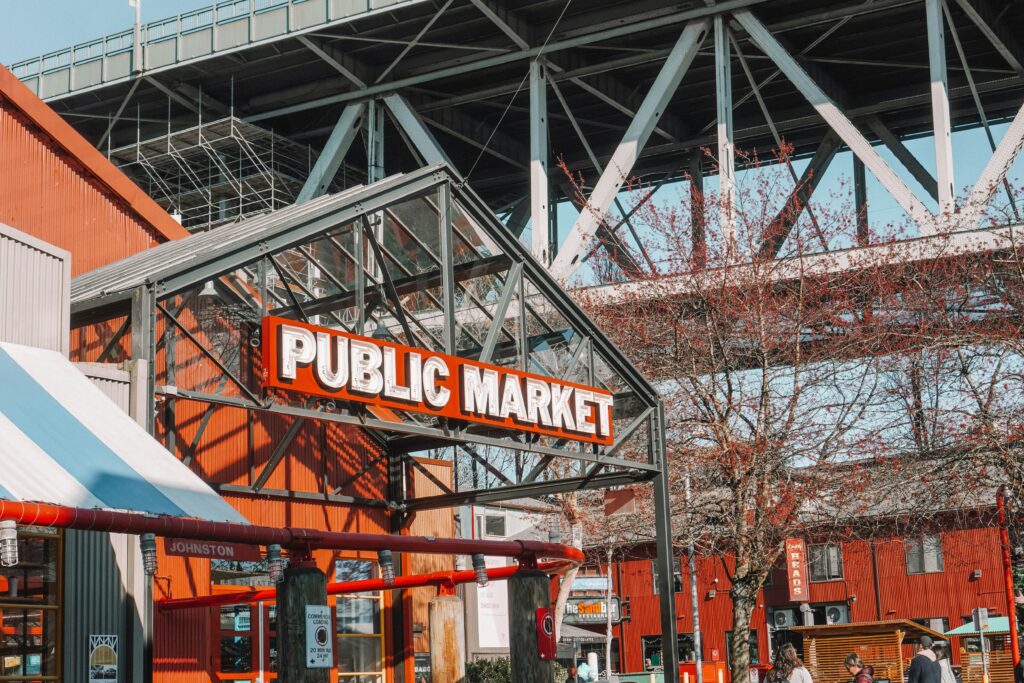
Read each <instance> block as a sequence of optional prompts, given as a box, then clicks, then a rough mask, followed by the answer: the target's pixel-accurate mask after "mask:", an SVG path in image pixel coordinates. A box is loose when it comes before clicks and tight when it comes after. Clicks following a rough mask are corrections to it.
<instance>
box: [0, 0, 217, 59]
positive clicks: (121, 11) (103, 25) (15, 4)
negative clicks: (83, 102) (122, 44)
mask: <svg viewBox="0 0 1024 683" xmlns="http://www.w3.org/2000/svg"><path fill="white" fill-rule="evenodd" d="M212 4H213V0H142V21H144V22H146V21H155V20H156V19H164V18H166V17H170V16H174V15H175V14H180V13H181V12H187V11H188V10H191V9H196V8H197V7H206V6H208V5H212ZM0 10H2V16H3V21H2V22H0V63H2V64H11V63H13V62H18V61H21V60H23V59H29V58H30V57H38V56H39V55H41V54H44V53H46V52H52V51H54V50H59V49H61V48H65V47H71V46H72V45H74V44H76V43H82V42H85V41H87V40H92V39H93V38H99V37H101V36H104V35H106V34H108V33H115V32H117V31H121V30H123V29H126V28H130V27H131V25H132V23H134V21H135V10H134V9H133V8H131V7H129V6H128V0H0Z"/></svg>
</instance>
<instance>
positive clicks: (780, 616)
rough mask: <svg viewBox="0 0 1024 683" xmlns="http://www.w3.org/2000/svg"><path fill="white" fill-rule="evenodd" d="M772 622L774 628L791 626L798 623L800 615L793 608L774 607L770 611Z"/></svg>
mask: <svg viewBox="0 0 1024 683" xmlns="http://www.w3.org/2000/svg"><path fill="white" fill-rule="evenodd" d="M772 623H773V624H774V625H775V628H776V629H780V628H792V627H794V626H799V625H800V615H799V614H798V613H797V611H796V610H795V609H776V610H773V611H772Z"/></svg>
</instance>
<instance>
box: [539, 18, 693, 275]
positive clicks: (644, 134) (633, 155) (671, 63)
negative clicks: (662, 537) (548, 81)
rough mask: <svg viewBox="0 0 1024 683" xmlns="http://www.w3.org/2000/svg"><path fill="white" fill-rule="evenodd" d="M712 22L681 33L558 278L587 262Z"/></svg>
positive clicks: (572, 234)
mask: <svg viewBox="0 0 1024 683" xmlns="http://www.w3.org/2000/svg"><path fill="white" fill-rule="evenodd" d="M708 28H709V27H708V21H707V20H701V21H695V22H693V23H691V24H689V25H688V26H687V27H686V28H685V29H684V30H683V32H682V33H681V34H680V36H679V38H678V40H677V41H676V44H675V47H673V48H672V52H671V53H670V54H669V56H668V59H666V60H665V64H664V65H663V66H662V68H661V71H660V72H659V73H658V76H657V78H655V79H654V84H653V85H652V86H651V89H650V91H648V93H647V96H646V97H645V98H644V101H643V104H641V105H640V110H639V111H638V112H637V115H636V117H635V118H634V119H633V121H632V122H631V123H630V124H629V128H627V130H626V134H625V136H623V138H622V141H621V142H620V143H619V146H618V147H617V148H616V150H615V152H614V154H613V155H612V158H611V161H610V162H609V163H608V164H607V165H606V166H605V170H604V173H602V174H601V177H600V178H599V179H598V181H597V185H596V186H595V187H594V190H593V192H592V193H591V195H590V198H589V201H588V206H586V207H584V209H583V211H582V213H581V214H580V217H579V218H578V219H577V220H576V223H575V224H574V225H573V226H572V229H571V230H570V231H569V235H568V236H567V237H566V239H565V243H564V244H563V245H562V248H561V250H560V251H559V252H558V255H557V256H556V257H555V260H554V261H553V262H552V264H551V269H550V270H551V273H552V275H554V277H555V278H557V279H560V280H563V281H565V280H568V279H569V277H570V276H571V275H572V274H573V273H574V272H576V270H577V269H578V268H579V267H580V265H582V263H583V256H584V255H585V254H586V253H587V251H588V250H589V248H590V245H591V242H593V240H594V238H595V237H596V235H597V232H598V228H599V226H600V224H601V223H602V222H603V221H604V218H605V216H606V215H607V213H608V209H609V208H610V207H611V205H612V202H613V201H614V200H615V197H616V196H618V193H619V189H620V188H621V187H622V184H623V183H624V182H625V181H626V180H627V178H628V177H629V174H630V172H631V171H632V169H633V164H634V163H636V160H637V159H638V158H639V157H640V152H641V150H642V149H643V147H644V145H646V144H647V140H648V139H649V138H650V136H651V133H652V132H653V130H654V126H655V124H656V123H657V121H658V119H659V118H661V115H662V113H663V112H664V111H665V107H666V106H667V104H668V102H669V100H671V99H672V96H673V94H675V91H676V88H677V87H678V86H679V83H680V81H682V79H683V76H684V75H685V74H686V71H687V69H688V68H689V67H690V64H691V63H692V62H693V58H694V57H695V56H696V54H697V50H698V49H699V48H700V46H701V43H703V42H704V38H705V37H706V36H707V33H708Z"/></svg>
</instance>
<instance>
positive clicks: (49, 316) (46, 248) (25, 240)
mask: <svg viewBox="0 0 1024 683" xmlns="http://www.w3.org/2000/svg"><path fill="white" fill-rule="evenodd" d="M70 290H71V254H69V253H68V252H66V251H64V250H63V249H60V248H58V247H55V246H53V245H52V244H49V243H47V242H44V241H42V240H41V239H38V238H36V237H32V236H31V235H27V234H25V233H23V232H21V231H20V230H15V229H14V228H12V227H10V226H8V225H4V224H3V223H0V341H3V342H11V343H14V344H23V345H25V346H35V347H37V348H41V349H49V350H51V351H60V352H61V353H63V354H64V355H65V356H66V355H68V330H69V329H70V327H71V305H70V299H71V297H70Z"/></svg>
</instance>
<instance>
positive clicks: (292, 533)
mask: <svg viewBox="0 0 1024 683" xmlns="http://www.w3.org/2000/svg"><path fill="white" fill-rule="evenodd" d="M8 519H11V520H14V521H15V522H17V523H19V524H29V525H34V526H49V527H60V528H64V529H78V530H81V531H103V532H108V533H121V534H144V533H152V534H156V535H157V536H166V537H170V538H188V539H193V540H199V541H233V542H236V543H248V544H250V545H270V544H272V543H277V544H279V545H281V546H282V547H285V548H290V549H292V550H296V551H300V552H307V553H308V552H309V551H311V550H316V549H333V550H396V551H399V552H413V553H428V554H437V555H472V554H475V553H483V554H484V555H495V556H499V557H515V558H520V559H523V560H529V559H531V558H533V559H536V558H540V557H543V558H549V559H558V560H568V561H570V562H575V563H576V564H582V562H583V552H582V551H581V550H579V549H578V548H573V547H571V546H567V545H560V544H558V543H542V542H540V541H482V540H470V539H465V538H434V537H433V536H391V535H388V534H355V533H346V532H338V531H319V530H317V529H302V528H279V527H268V526H256V525H251V524H235V523H231V522H207V521H204V520H199V519H186V518H183V517H170V516H150V515H143V514H138V513H132V512H114V511H111V510H86V509H83V508H70V507H62V506H58V505H46V504H43V503H21V502H12V501H7V500H0V520H8Z"/></svg>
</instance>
